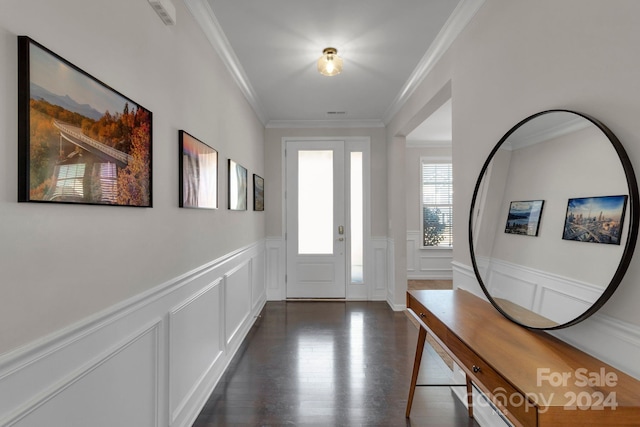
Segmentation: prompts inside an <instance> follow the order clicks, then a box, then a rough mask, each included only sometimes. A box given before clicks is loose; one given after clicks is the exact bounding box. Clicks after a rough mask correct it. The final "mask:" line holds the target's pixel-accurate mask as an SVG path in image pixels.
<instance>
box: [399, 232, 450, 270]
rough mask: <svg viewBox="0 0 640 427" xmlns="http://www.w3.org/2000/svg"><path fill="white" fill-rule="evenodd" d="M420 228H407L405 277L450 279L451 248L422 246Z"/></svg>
mask: <svg viewBox="0 0 640 427" xmlns="http://www.w3.org/2000/svg"><path fill="white" fill-rule="evenodd" d="M420 236H421V231H420V230H407V279H408V280H451V279H452V278H453V269H452V267H451V262H452V261H453V248H450V247H439V246H433V247H423V246H421V243H422V239H421V238H420Z"/></svg>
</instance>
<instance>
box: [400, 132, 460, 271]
mask: <svg viewBox="0 0 640 427" xmlns="http://www.w3.org/2000/svg"><path fill="white" fill-rule="evenodd" d="M418 145H420V144H418ZM429 157H431V158H437V159H443V158H451V147H419V146H418V147H416V146H413V145H412V146H409V147H407V149H406V158H405V162H406V167H405V189H406V198H407V200H406V212H407V278H408V279H419V280H429V279H432V280H439V279H451V277H452V269H451V261H452V259H453V255H452V250H451V249H450V248H423V247H422V225H421V224H420V215H421V213H420V211H421V210H422V184H421V182H422V162H421V159H422V158H429Z"/></svg>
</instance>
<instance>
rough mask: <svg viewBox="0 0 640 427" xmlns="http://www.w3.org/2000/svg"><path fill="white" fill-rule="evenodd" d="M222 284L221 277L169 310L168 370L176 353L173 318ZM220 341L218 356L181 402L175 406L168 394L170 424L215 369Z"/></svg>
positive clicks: (221, 349) (221, 348)
mask: <svg viewBox="0 0 640 427" xmlns="http://www.w3.org/2000/svg"><path fill="white" fill-rule="evenodd" d="M222 284H223V279H222V278H221V277H219V278H217V279H216V280H214V281H213V282H212V283H211V284H210V285H208V286H206V287H204V288H203V289H201V290H199V291H198V292H196V293H195V294H193V295H191V296H189V297H188V298H187V299H186V300H185V301H182V302H181V303H179V304H178V305H177V306H176V307H174V308H172V309H171V310H169V318H168V323H169V327H168V329H169V367H170V368H171V361H172V360H174V359H175V351H176V346H175V345H172V343H171V339H172V337H173V336H174V334H175V333H174V328H175V326H174V325H175V316H176V315H177V314H178V313H179V312H180V311H182V310H184V309H186V308H188V307H189V306H190V305H191V304H193V303H195V302H197V301H198V299H199V298H201V297H202V296H204V295H205V294H207V293H208V292H209V291H211V290H212V289H214V288H216V287H218V286H220V288H222ZM221 294H222V293H221ZM221 294H220V295H221ZM220 300H222V299H221V298H220ZM219 338H221V337H220V336H219ZM221 341H222V340H221V339H219V340H218V346H219V347H220V351H219V352H218V354H216V355H215V356H214V357H213V359H212V360H211V363H210V364H209V366H208V368H207V369H206V370H205V371H204V372H202V374H201V375H200V377H199V378H198V379H197V380H196V382H195V383H194V384H193V385H192V387H191V389H190V390H189V391H188V392H187V393H186V394H185V396H184V397H183V398H182V400H181V401H180V402H179V403H178V404H177V405H174V404H173V402H172V399H171V393H169V408H170V410H171V422H172V423H174V422H175V421H176V419H177V418H178V416H179V414H180V413H181V412H182V411H183V410H184V408H185V407H186V406H187V405H188V403H189V402H190V401H191V400H192V399H193V396H194V395H195V393H196V392H197V390H198V388H199V387H200V386H201V385H202V383H203V382H204V381H205V380H206V378H207V376H208V375H209V374H210V373H211V371H212V370H213V369H214V368H215V366H216V364H217V363H218V360H219V359H220V357H222V355H223V353H224V351H223V349H224V346H223V343H222V342H221ZM169 388H170V389H172V388H173V385H172V384H171V375H170V376H169Z"/></svg>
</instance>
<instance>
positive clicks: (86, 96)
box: [18, 36, 152, 207]
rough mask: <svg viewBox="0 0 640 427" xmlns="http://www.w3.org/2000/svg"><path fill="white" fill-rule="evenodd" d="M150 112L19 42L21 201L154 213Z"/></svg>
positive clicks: (45, 51) (46, 51)
mask: <svg viewBox="0 0 640 427" xmlns="http://www.w3.org/2000/svg"><path fill="white" fill-rule="evenodd" d="M151 129H152V114H151V111H149V110H147V109H146V108H144V107H142V106H141V105H140V104H137V103H136V102H134V101H132V100H131V99H129V98H127V97H126V96H124V95H122V94H121V93H119V92H117V91H115V90H114V89H112V88H110V87H109V86H107V85H106V84H104V83H102V82H101V81H99V80H97V79H96V78H94V77H92V76H90V75H89V74H87V73H86V72H84V71H82V70H81V69H80V68H78V67H76V66H75V65H73V64H71V63H70V62H68V61H66V60H65V59H63V58H61V57H60V56H58V55H56V54H55V53H53V52H52V51H50V50H49V49H47V48H45V47H44V46H42V45H40V44H39V43H37V42H35V41H34V40H32V39H30V38H29V37H26V36H19V37H18V201H19V202H53V203H76V204H91V205H117V206H137V207H151V206H152V198H151V195H152V193H151V176H152V174H151V144H152V135H151Z"/></svg>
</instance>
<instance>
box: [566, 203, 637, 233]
mask: <svg viewBox="0 0 640 427" xmlns="http://www.w3.org/2000/svg"><path fill="white" fill-rule="evenodd" d="M626 207H627V196H626V195H624V196H602V197H580V198H576V199H569V201H568V203H567V215H566V217H565V220H564V232H563V234H562V238H563V239H564V240H577V241H579V242H590V243H606V244H611V245H619V244H620V236H621V235H622V226H623V225H624V213H625V209H626Z"/></svg>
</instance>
